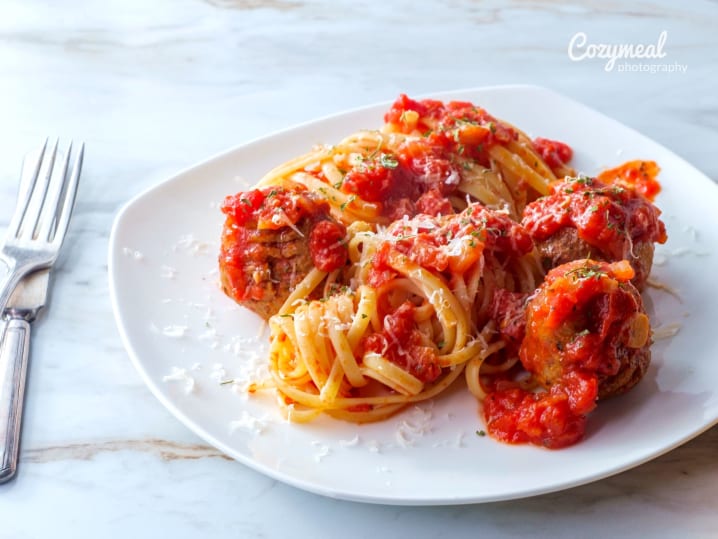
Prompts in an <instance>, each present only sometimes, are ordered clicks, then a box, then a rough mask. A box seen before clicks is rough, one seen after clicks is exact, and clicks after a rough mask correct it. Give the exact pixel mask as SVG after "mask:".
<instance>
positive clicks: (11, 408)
mask: <svg viewBox="0 0 718 539" xmlns="http://www.w3.org/2000/svg"><path fill="white" fill-rule="evenodd" d="M29 344H30V324H29V323H28V322H27V321H26V320H24V319H22V318H10V319H9V320H8V321H7V324H6V326H5V331H4V337H3V338H2V342H1V343H0V483H4V482H6V481H9V480H10V479H12V478H13V477H14V476H15V472H16V471H17V460H18V458H17V457H18V454H19V450H20V428H21V421H22V405H23V399H24V396H25V375H26V373H27V363H28V350H29Z"/></svg>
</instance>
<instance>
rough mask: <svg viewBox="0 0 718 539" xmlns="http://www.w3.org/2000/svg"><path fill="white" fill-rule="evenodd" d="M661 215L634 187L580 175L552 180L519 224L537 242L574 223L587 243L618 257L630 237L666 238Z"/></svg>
mask: <svg viewBox="0 0 718 539" xmlns="http://www.w3.org/2000/svg"><path fill="white" fill-rule="evenodd" d="M660 214H661V212H660V210H659V209H658V208H656V207H655V206H654V205H653V204H651V203H650V202H648V201H647V200H646V199H645V198H644V197H642V196H640V195H638V194H637V193H636V192H635V191H633V190H632V189H628V188H625V187H622V186H620V185H608V184H606V183H604V182H602V181H600V180H598V179H595V178H588V177H579V178H567V179H566V180H565V181H563V182H558V183H556V184H554V185H553V186H552V187H551V194H550V195H548V196H545V197H542V198H539V199H538V200H535V201H534V202H532V203H531V204H529V205H528V206H526V208H525V209H524V216H523V220H522V222H521V224H522V225H523V226H524V227H525V228H526V229H527V230H528V231H529V233H530V234H531V236H532V237H533V238H534V240H536V241H541V240H545V239H547V238H549V237H550V236H552V235H554V234H555V233H556V232H558V231H559V230H560V229H562V228H564V227H573V228H575V229H576V230H577V231H578V235H579V237H580V238H581V239H583V240H584V241H586V242H587V243H588V244H590V245H593V246H594V247H596V248H597V249H599V250H600V251H601V252H603V253H605V254H606V255H607V256H608V257H610V258H611V259H613V260H621V259H622V258H625V257H626V256H627V255H628V254H629V253H630V252H631V250H632V245H633V243H634V242H658V243H664V242H665V241H666V229H665V226H664V224H663V222H662V221H661V220H660V219H659V216H660Z"/></svg>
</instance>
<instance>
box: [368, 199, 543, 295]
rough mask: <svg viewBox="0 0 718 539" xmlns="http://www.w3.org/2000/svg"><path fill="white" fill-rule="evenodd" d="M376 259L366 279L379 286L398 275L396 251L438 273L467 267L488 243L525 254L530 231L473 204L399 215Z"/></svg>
mask: <svg viewBox="0 0 718 539" xmlns="http://www.w3.org/2000/svg"><path fill="white" fill-rule="evenodd" d="M388 235H389V236H390V238H391V239H389V240H387V241H384V242H382V243H381V244H380V246H379V248H378V250H377V253H376V254H375V256H374V258H373V259H372V265H371V268H370V270H369V276H368V282H369V284H370V285H371V286H374V287H379V286H381V285H382V284H383V283H385V282H386V281H388V280H390V279H392V278H394V277H395V276H396V271H394V269H393V268H392V267H391V263H390V258H391V256H390V255H391V254H392V253H398V254H399V255H401V256H402V257H405V258H406V259H407V260H409V261H411V262H413V263H416V264H418V265H419V266H421V267H423V268H426V269H429V270H432V271H434V272H437V273H440V272H444V271H449V272H453V273H460V272H464V271H466V270H467V269H468V268H469V267H471V266H472V265H473V264H474V263H476V262H477V261H478V260H479V257H481V255H482V253H483V251H484V249H487V250H490V251H492V252H494V253H496V254H498V255H502V254H503V255H505V256H521V255H523V254H526V253H527V252H529V251H530V250H531V249H532V248H533V241H532V240H531V237H530V236H529V235H528V233H527V232H526V231H525V230H524V229H523V228H522V227H521V226H520V225H519V224H518V223H516V222H514V221H512V220H511V219H510V218H509V217H507V216H506V215H504V214H501V213H498V212H494V211H491V210H489V209H487V208H485V207H483V206H481V205H480V204H472V205H470V206H469V207H468V208H467V209H466V210H464V211H463V212H461V213H460V214H457V215H453V216H450V217H446V218H444V219H432V218H431V216H429V215H427V216H426V217H425V218H424V217H422V216H418V217H416V218H414V219H413V220H410V221H397V222H396V223H394V224H393V225H392V226H391V227H390V229H389V231H388Z"/></svg>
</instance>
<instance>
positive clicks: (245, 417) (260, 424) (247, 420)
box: [229, 410, 267, 435]
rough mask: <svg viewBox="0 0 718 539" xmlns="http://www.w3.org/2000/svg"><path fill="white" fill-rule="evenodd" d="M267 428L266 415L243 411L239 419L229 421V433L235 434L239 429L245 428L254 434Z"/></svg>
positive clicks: (244, 429) (260, 432)
mask: <svg viewBox="0 0 718 539" xmlns="http://www.w3.org/2000/svg"><path fill="white" fill-rule="evenodd" d="M266 428H267V419H266V418H264V417H256V416H253V415H252V414H250V413H249V412H247V410H243V411H242V415H241V416H239V419H235V420H234V421H230V422H229V433H230V434H234V433H235V432H236V431H238V430H243V431H246V432H249V433H251V434H254V435H258V434H262V432H264V430H265V429H266Z"/></svg>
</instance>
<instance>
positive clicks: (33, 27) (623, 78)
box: [0, 0, 718, 538]
mask: <svg viewBox="0 0 718 539" xmlns="http://www.w3.org/2000/svg"><path fill="white" fill-rule="evenodd" d="M0 13H1V15H0V229H2V228H4V226H5V224H6V223H7V220H8V219H9V216H10V214H11V212H12V208H13V205H14V193H15V189H16V179H17V174H18V171H19V168H20V158H21V156H22V155H23V153H24V152H26V151H28V150H29V149H31V148H33V147H35V146H37V145H38V144H40V143H41V141H42V139H43V137H44V136H45V135H59V136H61V137H62V138H63V139H68V138H70V137H73V138H76V139H79V138H83V139H84V140H85V141H86V142H87V160H86V165H85V169H84V174H83V179H82V186H81V191H80V193H79V197H78V204H77V210H76V215H75V217H74V220H73V223H72V226H71V229H70V235H69V237H68V241H67V245H66V248H65V252H64V253H63V256H62V259H61V261H60V263H61V266H60V267H59V268H58V271H57V272H56V273H55V276H54V287H53V291H52V298H51V305H50V308H49V309H48V310H47V311H46V312H45V313H43V315H42V317H41V319H40V320H39V321H38V323H37V324H36V326H35V334H34V338H33V348H32V366H31V372H30V382H29V385H28V393H27V406H26V411H25V428H24V433H23V452H22V460H21V468H20V473H19V477H18V478H17V481H15V482H13V483H11V484H8V485H4V486H0V537H7V538H20V537H98V536H102V537H127V536H136V537H149V536H162V537H175V538H182V537H224V536H239V537H283V536H287V535H290V534H292V533H295V534H296V530H297V529H298V527H299V529H301V530H302V533H301V536H306V537H334V536H337V535H339V534H341V535H342V536H347V537H381V536H384V535H393V536H404V535H407V536H409V535H411V536H416V537H445V536H447V537H448V536H451V537H464V536H472V537H473V536H479V535H481V536H485V537H492V536H506V537H524V536H526V535H532V536H536V537H543V536H546V537H549V536H550V537H557V538H560V537H567V538H568V537H577V536H590V537H599V536H619V537H675V536H676V535H677V533H678V532H681V534H682V535H683V536H687V537H714V536H715V534H716V531H715V530H716V526H717V525H718V516H716V515H717V514H718V513H717V512H716V510H715V508H716V504H715V499H716V497H717V496H718V487H716V485H718V459H717V458H716V454H717V451H716V448H718V431H716V429H715V428H713V429H711V430H709V431H708V432H706V433H705V434H703V435H702V436H700V437H698V438H697V439H695V440H693V441H691V442H689V443H687V444H685V445H684V446H682V447H680V448H678V449H676V450H674V451H672V452H671V453H669V454H667V455H664V456H663V457H660V458H658V459H656V460H655V461H652V462H650V463H647V464H645V465H643V466H640V467H638V468H636V469H633V470H631V471H628V472H624V473H622V474H619V475H617V476H615V477H612V478H609V479H605V480H603V481H599V482H597V483H593V484H590V485H586V486H583V487H579V488H575V489H571V490H569V491H565V492H559V493H554V494H548V495H544V496H539V497H536V498H531V499H526V500H518V501H512V502H501V503H493V504H487V505H480V506H458V507H435V508H402V507H388V506H373V505H361V504H356V503H350V502H342V501H336V500H330V499H325V498H321V497H318V496H315V495H312V494H308V493H304V492H301V491H299V490H296V489H294V488H292V487H288V486H285V485H283V484H279V483H276V482H275V481H273V480H270V479H268V478H266V477H263V476H261V475H259V474H257V473H256V472H254V471H252V470H249V469H248V468H246V467H244V466H242V465H240V464H238V463H235V462H233V461H230V460H228V459H227V458H226V457H224V456H223V455H221V454H220V453H219V452H218V451H216V450H215V449H213V448H211V447H208V446H206V445H204V443H203V442H201V441H199V440H198V439H197V438H196V437H195V436H194V435H193V434H192V433H190V432H189V431H188V430H187V429H185V428H184V427H183V426H182V425H181V424H180V423H179V422H178V421H177V420H175V419H174V418H173V417H172V416H171V415H170V414H169V412H167V411H166V410H165V409H164V408H163V407H162V406H161V404H160V403H159V402H157V400H156V399H155V398H154V397H153V396H152V395H151V394H150V392H149V390H147V389H146V388H145V386H144V384H143V383H142V381H141V380H140V377H139V376H138V374H137V373H136V372H135V371H134V369H133V368H132V366H131V364H130V362H129V360H128V358H127V355H126V353H125V351H124V349H123V347H122V344H121V342H120V338H119V336H118V334H117V331H116V329H115V324H114V320H113V318H112V314H111V307H110V301H109V298H108V283H107V274H106V272H107V261H106V253H107V241H108V237H109V231H110V227H111V224H112V220H113V218H114V215H115V213H116V211H117V210H118V209H119V208H120V207H121V206H122V204H124V203H125V202H126V201H127V200H129V199H130V198H131V197H133V196H134V195H136V194H138V193H139V192H141V191H142V190H144V189H146V188H147V187H149V186H151V185H153V184H155V183H157V182H159V181H161V180H162V179H164V178H167V177H169V176H170V175H172V174H173V173H174V172H176V171H177V170H180V169H182V168H184V167H186V166H189V165H191V164H193V163H194V162H197V161H199V160H202V159H205V158H206V157H208V156H210V155H212V154H214V153H216V152H218V151H221V150H223V149H226V148H228V147H231V146H235V145H237V144H240V143H242V142H246V141H248V140H251V139H253V138H255V137H258V136H262V135H265V134H268V133H270V132H272V131H275V130H278V129H281V128H284V127H287V126H289V125H292V124H296V123H299V122H302V121H307V120H310V119H313V118H316V117H320V116H323V115H326V114H329V113H332V112H337V111H340V110H344V109H347V108H352V107H357V106H361V105H366V104H370V103H374V102H377V101H386V100H390V99H393V98H394V97H395V95H396V94H398V93H399V92H402V91H404V92H407V93H410V94H420V93H426V92H432V91H440V90H447V89H455V88H466V87H472V86H479V85H494V84H504V83H517V82H519V83H521V82H524V83H532V84H538V85H543V86H548V87H550V88H553V89H555V90H557V91H559V92H561V93H564V94H566V95H569V96H571V97H574V98H576V99H578V100H579V101H582V102H584V103H586V104H587V105H589V106H591V107H593V108H596V109H598V110H600V111H602V112H604V113H606V114H607V115H609V116H612V117H614V118H616V119H617V120H619V121H621V122H624V123H626V124H628V125H630V126H631V127H634V128H636V129H637V130H639V131H641V132H643V133H645V134H647V135H649V136H650V137H652V138H654V139H656V140H658V141H659V142H660V143H662V144H664V145H665V146H667V147H668V148H671V149H672V150H673V151H675V152H676V153H678V154H679V155H681V156H682V157H684V158H686V159H687V160H688V161H690V162H691V163H693V164H694V165H696V166H697V167H698V168H699V169H701V170H702V171H703V172H705V173H706V174H707V175H708V176H709V177H711V178H714V179H718V164H717V162H716V160H715V149H716V148H718V97H717V96H718V91H717V90H718V76H717V75H716V69H717V68H718V34H717V33H716V32H715V29H716V28H717V27H718V4H716V2H691V3H688V2H683V3H679V2H669V1H667V0H664V1H644V2H606V1H598V0H595V1H587V2H581V3H578V4H571V5H568V4H565V3H561V2H553V1H549V0H533V1H531V0H525V1H520V0H515V1H509V2H498V1H490V2H474V1H470V0H442V1H431V2H410V1H408V0H401V1H397V2H382V3H379V2H376V3H372V2H346V1H336V2H332V1H329V0H317V1H302V0H174V1H170V0H156V1H153V2H142V1H139V0H126V1H124V2H119V1H106V2H94V1H90V0H67V1H63V2H43V1H41V0H26V1H22V0H5V1H4V2H2V5H0ZM663 30H666V31H667V33H668V39H667V42H666V50H667V52H668V54H669V59H670V61H672V62H677V63H680V64H684V65H686V66H687V71H686V72H685V73H670V74H669V73H656V74H653V75H651V74H648V73H619V72H615V71H614V72H606V71H604V69H603V64H602V62H601V61H599V60H585V61H581V62H572V61H571V60H570V59H569V58H568V56H567V46H568V42H569V40H570V38H571V36H572V35H574V34H575V33H576V32H579V31H582V32H586V33H587V34H588V35H589V36H590V37H591V38H592V39H595V40H596V41H599V40H600V41H601V42H633V41H636V42H639V41H640V42H651V41H655V39H656V38H657V36H658V34H659V33H660V32H661V31H663Z"/></svg>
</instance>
